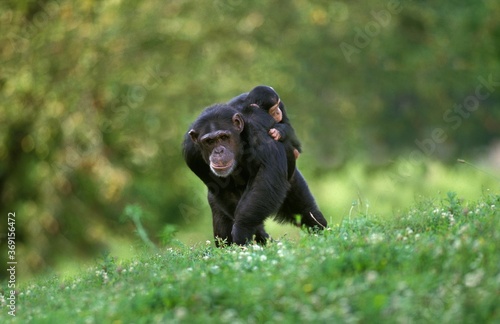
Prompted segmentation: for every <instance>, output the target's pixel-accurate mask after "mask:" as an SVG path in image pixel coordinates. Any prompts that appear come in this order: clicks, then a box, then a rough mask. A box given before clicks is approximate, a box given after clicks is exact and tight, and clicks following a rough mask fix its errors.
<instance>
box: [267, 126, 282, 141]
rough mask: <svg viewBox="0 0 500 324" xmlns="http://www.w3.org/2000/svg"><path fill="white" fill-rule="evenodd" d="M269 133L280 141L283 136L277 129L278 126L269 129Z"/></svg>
mask: <svg viewBox="0 0 500 324" xmlns="http://www.w3.org/2000/svg"><path fill="white" fill-rule="evenodd" d="M269 135H271V137H272V138H273V139H274V140H275V141H279V139H280V138H281V134H280V132H279V131H278V130H277V129H276V128H271V129H270V130H269Z"/></svg>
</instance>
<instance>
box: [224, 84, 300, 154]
mask: <svg viewBox="0 0 500 324" xmlns="http://www.w3.org/2000/svg"><path fill="white" fill-rule="evenodd" d="M228 104H229V105H231V106H236V107H239V108H240V109H241V108H243V107H247V106H251V107H255V108H260V109H264V110H265V111H266V112H267V113H268V114H269V115H271V116H272V117H273V119H274V120H275V122H276V124H274V125H273V127H272V128H271V129H270V130H269V135H271V136H272V137H273V138H274V139H275V140H277V141H278V140H279V141H282V142H284V141H287V142H289V143H291V145H292V146H293V148H294V152H293V153H294V155H295V158H296V159H297V158H298V157H299V154H300V152H302V148H301V144H300V141H299V139H298V138H297V135H295V130H294V129H293V127H292V125H291V124H290V120H289V119H288V116H287V114H286V110H285V105H284V104H283V102H282V101H281V99H280V97H279V95H278V93H277V92H276V90H274V89H273V88H272V87H269V86H265V85H260V86H256V87H255V88H253V89H252V90H251V91H250V92H246V93H242V94H240V95H239V96H237V97H235V98H233V99H231V100H230V101H229V102H228Z"/></svg>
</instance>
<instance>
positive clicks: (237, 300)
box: [0, 193, 500, 323]
mask: <svg viewBox="0 0 500 324" xmlns="http://www.w3.org/2000/svg"><path fill="white" fill-rule="evenodd" d="M499 210H500V196H499V195H495V194H485V195H483V196H482V197H481V198H480V199H479V200H476V201H469V200H462V199H460V197H458V196H457V195H456V194H455V193H448V194H443V195H441V196H439V197H437V198H435V199H431V200H429V199H426V200H422V201H420V202H418V203H417V204H415V205H414V207H413V208H410V209H408V210H405V211H402V212H401V213H400V214H399V215H400V216H398V217H394V218H391V219H388V218H380V217H377V216H374V215H371V214H370V213H368V214H367V215H361V214H358V215H355V216H354V215H351V217H349V216H348V215H347V217H345V218H344V219H343V220H342V222H341V223H339V224H337V225H334V226H332V228H330V229H329V230H327V231H325V232H323V233H313V234H308V233H301V235H300V237H299V238H298V239H293V240H292V239H288V238H281V239H278V240H277V241H274V242H272V243H270V244H268V245H267V246H265V247H260V246H256V245H249V246H247V247H244V248H241V247H236V246H231V247H227V248H225V249H216V248H214V247H213V244H211V243H213V242H206V243H202V244H197V245H194V246H188V245H185V244H183V243H181V242H179V241H177V243H176V244H174V246H173V247H172V248H168V249H164V250H158V251H155V252H152V251H151V250H150V251H149V252H143V253H142V254H140V255H138V256H137V257H136V258H134V259H131V260H126V261H124V260H120V259H116V258H114V257H113V256H112V255H108V256H103V258H102V259H101V260H100V261H99V262H97V263H96V264H95V265H94V266H92V267H90V268H88V269H82V270H81V271H80V272H79V273H78V274H77V275H74V276H73V277H71V278H58V277H52V278H48V279H38V280H36V281H33V282H30V283H24V284H22V285H21V287H20V289H19V290H18V291H17V293H16V295H15V297H16V313H15V314H16V316H15V317H12V316H10V315H9V314H8V311H9V308H8V305H9V300H8V296H9V290H8V289H7V286H6V284H5V285H3V286H2V295H3V297H2V298H1V299H0V302H1V305H2V308H1V309H2V312H1V314H0V322H2V323H5V322H7V321H12V322H14V323H28V322H34V323H264V322H268V323H278V322H284V323H298V322H315V323H349V322H362V323H493V322H499V321H500V302H499V301H500V253H499V251H500V222H499V221H498V220H499V217H500V211H499Z"/></svg>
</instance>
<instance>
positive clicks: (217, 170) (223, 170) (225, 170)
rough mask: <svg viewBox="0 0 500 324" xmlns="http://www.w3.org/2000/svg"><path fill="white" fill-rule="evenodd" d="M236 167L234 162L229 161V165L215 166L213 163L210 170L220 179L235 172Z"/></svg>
mask: <svg viewBox="0 0 500 324" xmlns="http://www.w3.org/2000/svg"><path fill="white" fill-rule="evenodd" d="M235 165H236V163H234V161H229V162H228V163H227V164H220V163H219V164H215V163H212V162H211V163H210V169H211V170H212V172H213V173H214V174H215V175H217V176H219V177H227V176H228V175H230V174H231V173H232V172H233V170H234V166H235Z"/></svg>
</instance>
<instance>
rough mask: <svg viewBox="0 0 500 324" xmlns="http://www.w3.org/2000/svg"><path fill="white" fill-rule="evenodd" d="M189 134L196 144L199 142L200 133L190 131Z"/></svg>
mask: <svg viewBox="0 0 500 324" xmlns="http://www.w3.org/2000/svg"><path fill="white" fill-rule="evenodd" d="M188 134H189V136H190V137H191V140H192V141H193V142H194V143H197V142H198V133H197V132H196V131H195V130H194V129H192V130H190V131H189V133H188Z"/></svg>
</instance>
